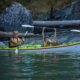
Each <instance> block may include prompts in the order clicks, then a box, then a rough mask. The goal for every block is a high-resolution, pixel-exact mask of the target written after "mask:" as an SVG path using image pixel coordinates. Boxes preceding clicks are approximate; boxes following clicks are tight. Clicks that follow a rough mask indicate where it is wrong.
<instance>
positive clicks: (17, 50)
mask: <svg viewBox="0 0 80 80" xmlns="http://www.w3.org/2000/svg"><path fill="white" fill-rule="evenodd" d="M22 27H24V28H34V26H32V25H25V24H24V25H22ZM27 34H28V31H26V32H25V33H24V37H25V36H26V35H27ZM18 52H19V49H18V47H17V48H16V50H15V53H16V54H18Z"/></svg>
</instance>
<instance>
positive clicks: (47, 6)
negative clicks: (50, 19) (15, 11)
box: [0, 0, 73, 19]
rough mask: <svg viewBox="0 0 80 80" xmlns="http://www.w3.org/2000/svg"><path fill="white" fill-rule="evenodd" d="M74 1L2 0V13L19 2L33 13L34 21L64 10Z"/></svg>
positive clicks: (0, 6)
mask: <svg viewBox="0 0 80 80" xmlns="http://www.w3.org/2000/svg"><path fill="white" fill-rule="evenodd" d="M72 1H73V0H14V1H13V0H1V1H0V13H2V12H3V11H4V10H5V9H6V7H9V6H10V5H11V4H12V3H13V2H19V3H21V4H22V5H23V6H24V7H26V8H27V9H28V10H29V11H30V12H31V14H32V17H33V19H36V18H37V17H38V16H40V15H42V14H46V13H47V12H50V13H53V12H54V11H55V10H60V9H62V8H63V7H65V6H66V5H68V4H70V3H71V2H72ZM4 3H5V4H4ZM50 15H52V14H50Z"/></svg>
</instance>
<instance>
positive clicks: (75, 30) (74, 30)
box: [71, 29, 80, 32]
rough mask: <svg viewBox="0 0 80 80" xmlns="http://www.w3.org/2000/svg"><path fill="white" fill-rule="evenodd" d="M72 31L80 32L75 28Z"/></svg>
mask: <svg viewBox="0 0 80 80" xmlns="http://www.w3.org/2000/svg"><path fill="white" fill-rule="evenodd" d="M71 31H73V32H80V30H77V29H73V30H71Z"/></svg>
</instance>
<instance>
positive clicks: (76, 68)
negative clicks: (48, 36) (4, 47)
mask: <svg viewBox="0 0 80 80" xmlns="http://www.w3.org/2000/svg"><path fill="white" fill-rule="evenodd" d="M60 32H63V34H60ZM60 32H59V33H58V34H57V35H58V37H57V38H58V39H59V41H61V42H70V41H79V40H80V38H79V35H80V33H74V32H69V31H64V30H62V31H60ZM67 33H68V34H67ZM65 35H66V36H65ZM0 53H1V52H0ZM6 53H7V52H6ZM0 80H80V54H79V53H78V54H77V53H74V54H73V53H59V54H58V53H45V54H44V53H42V54H25V55H19V56H16V55H12V56H11V55H10V56H1V55H0Z"/></svg>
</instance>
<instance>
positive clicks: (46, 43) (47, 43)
mask: <svg viewBox="0 0 80 80" xmlns="http://www.w3.org/2000/svg"><path fill="white" fill-rule="evenodd" d="M57 44H58V42H57V41H56V40H51V39H49V38H48V37H44V47H47V46H54V45H57Z"/></svg>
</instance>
